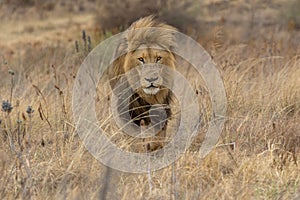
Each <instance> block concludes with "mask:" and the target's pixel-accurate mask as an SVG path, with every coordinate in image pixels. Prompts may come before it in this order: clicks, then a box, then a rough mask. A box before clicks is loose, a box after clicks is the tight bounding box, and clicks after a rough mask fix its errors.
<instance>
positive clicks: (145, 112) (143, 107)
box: [129, 93, 171, 126]
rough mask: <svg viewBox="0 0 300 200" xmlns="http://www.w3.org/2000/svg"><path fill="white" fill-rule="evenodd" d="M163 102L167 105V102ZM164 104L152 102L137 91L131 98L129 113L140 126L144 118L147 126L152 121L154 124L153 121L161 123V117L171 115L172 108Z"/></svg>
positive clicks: (164, 117) (162, 118)
mask: <svg viewBox="0 0 300 200" xmlns="http://www.w3.org/2000/svg"><path fill="white" fill-rule="evenodd" d="M165 101H167V100H165ZM163 104H165V105H167V102H163ZM163 104H161V105H159V104H150V103H148V102H147V101H145V100H144V99H143V98H141V97H140V96H139V95H138V94H137V93H135V94H133V95H132V96H131V98H130V103H129V115H130V117H131V119H132V120H133V122H134V123H135V124H136V125H138V126H140V125H141V120H144V123H145V125H146V126H148V125H149V124H150V123H151V122H152V124H153V121H155V123H159V122H158V121H160V119H161V120H166V119H167V118H169V117H170V116H171V110H170V109H169V108H168V107H164V106H163ZM151 111H152V112H151Z"/></svg>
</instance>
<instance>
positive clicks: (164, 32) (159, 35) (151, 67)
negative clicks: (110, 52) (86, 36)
mask: <svg viewBox="0 0 300 200" xmlns="http://www.w3.org/2000/svg"><path fill="white" fill-rule="evenodd" d="M154 28H158V29H154ZM175 31H176V28H174V27H172V26H170V25H167V24H165V23H162V22H159V21H158V20H156V19H154V17H153V16H148V17H144V18H141V19H139V20H137V21H136V22H134V23H133V24H132V25H131V26H130V27H129V28H128V29H127V31H125V32H124V33H123V38H122V40H121V43H120V45H119V47H118V49H117V50H116V51H117V52H116V54H118V55H119V56H118V58H117V59H116V60H115V61H114V62H113V64H112V66H111V67H110V68H109V71H108V76H109V79H110V85H111V88H112V89H113V90H114V88H115V86H116V83H117V82H118V81H119V80H120V78H121V77H124V76H125V73H127V72H129V71H130V70H133V69H136V70H137V74H138V75H137V77H136V78H134V77H132V76H131V77H126V76H125V77H126V78H127V81H128V84H129V87H133V85H134V84H135V83H136V82H139V85H140V87H139V88H137V89H135V90H134V92H133V95H132V96H131V97H130V101H129V115H130V117H131V119H132V121H133V122H134V123H135V124H136V125H138V126H140V127H141V129H143V128H145V127H149V126H152V125H153V124H151V123H152V122H151V119H150V113H149V111H150V108H151V107H153V106H156V105H160V108H163V109H164V113H165V114H166V118H167V120H166V122H165V123H164V125H163V127H161V130H160V131H159V132H158V133H155V137H152V138H147V139H146V141H145V144H144V148H145V150H146V151H154V150H157V149H160V148H162V147H163V144H164V139H165V138H166V131H167V125H168V120H169V119H170V118H171V117H172V111H171V107H170V104H171V103H172V102H174V101H175V97H174V95H173V93H172V91H171V90H170V89H169V88H167V87H165V85H166V82H168V85H170V84H172V83H170V82H172V74H170V73H166V72H165V71H166V70H165V68H164V67H161V66H166V67H168V68H169V69H170V70H176V59H175V55H174V54H173V53H172V49H173V48H174V47H175V46H176V42H175V36H174V32H175Z"/></svg>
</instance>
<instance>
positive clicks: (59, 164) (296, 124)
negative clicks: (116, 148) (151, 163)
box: [0, 1, 300, 199]
mask: <svg viewBox="0 0 300 200" xmlns="http://www.w3.org/2000/svg"><path fill="white" fill-rule="evenodd" d="M214 2H215V3H211V4H209V3H207V4H208V6H218V5H219V2H222V1H214ZM278 2H280V1H274V2H273V3H274V4H272V5H274V6H276V5H277V4H278ZM220 4H221V5H219V6H221V8H223V7H224V6H225V8H226V9H227V10H228V7H226V5H227V4H226V2H225V3H220ZM233 4H234V5H235V7H234V8H236V9H237V10H240V11H243V12H246V13H248V12H247V11H249V10H250V11H249V13H250V14H249V16H250V17H249V19H250V21H251V9H249V10H248V9H247V8H248V7H249V5H248V4H246V3H245V4H246V5H245V4H243V3H242V1H233ZM205 5H206V4H205ZM255 5H258V4H255ZM227 6H228V5H227ZM250 6H252V7H254V5H250ZM262 6H266V5H265V4H262ZM225 8H224V9H221V10H222V12H220V13H223V14H224V10H226V9H225ZM234 8H233V7H231V8H230V9H232V10H231V11H233V10H234ZM268 8H269V7H268ZM257 9H258V8H257ZM263 9H264V8H263ZM257 13H259V11H257ZM203 14H204V15H205V14H206V12H203ZM233 14H236V13H233ZM221 15H222V14H221ZM86 16H89V15H86ZM225 16H226V15H225ZM244 16H245V14H244ZM246 18H247V16H246ZM72 19H73V21H72V20H71V21H69V22H68V23H65V22H64V20H62V22H61V25H60V26H59V27H62V29H64V28H69V27H72V28H71V29H70V30H69V31H67V32H66V33H65V32H64V31H61V32H60V31H57V29H56V28H54V29H51V31H53V32H51V31H50V32H48V31H45V29H43V28H42V30H41V29H38V28H36V27H35V25H34V24H30V26H33V27H34V29H33V32H32V33H31V34H30V33H28V32H26V31H24V30H25V28H22V27H21V29H20V30H19V32H18V34H20V35H22V34H24V35H27V36H30V37H28V38H25V39H24V38H23V40H22V37H20V36H16V37H14V38H15V39H16V40H14V38H13V37H11V38H9V37H7V38H6V39H7V40H10V41H9V42H7V43H1V46H2V47H3V48H1V50H0V54H1V55H0V56H1V57H0V59H1V64H0V66H1V68H0V73H1V79H0V85H1V87H0V100H1V101H2V100H8V101H10V102H11V103H12V106H13V109H12V111H11V112H5V111H0V119H1V124H0V198H1V199H104V198H107V199H297V198H299V195H300V190H299V188H300V173H299V171H300V163H299V162H300V161H299V160H300V159H299V156H300V145H299V144H300V90H299V88H300V81H299V77H300V47H299V30H297V29H296V27H292V28H293V29H288V28H291V27H288V26H280V27H279V26H277V25H274V26H273V25H261V24H258V25H257V24H255V23H253V24H252V25H251V26H250V25H249V26H248V25H245V24H249V23H246V22H245V24H242V25H240V24H234V22H232V21H229V22H228V21H226V20H225V21H224V20H219V18H218V19H216V23H213V24H210V25H209V26H208V27H211V29H209V30H208V32H207V34H205V36H206V37H203V38H201V39H199V41H201V43H202V44H203V45H204V46H205V47H206V48H207V49H208V50H209V51H210V52H211V53H212V55H213V58H214V61H215V62H216V63H217V65H218V68H219V70H220V73H221V74H222V77H223V80H224V84H225V88H226V92H227V98H228V112H227V117H226V119H227V120H226V124H225V127H224V129H223V132H222V135H221V137H220V140H219V142H218V144H217V146H216V148H215V149H214V150H213V151H212V152H211V153H210V154H209V155H208V156H207V157H205V158H204V159H202V158H201V157H200V155H199V153H198V151H197V150H198V148H199V145H200V144H199V141H198V140H196V142H195V143H194V144H193V146H192V148H191V149H189V150H188V151H187V152H186V153H185V154H184V155H183V156H182V157H181V158H180V159H179V160H178V161H177V162H175V163H174V164H173V165H171V166H169V167H167V168H165V169H162V170H160V171H157V172H151V174H150V178H151V184H149V180H150V179H149V175H147V174H140V175H136V174H126V173H121V172H116V171H114V170H112V169H109V168H106V167H104V166H103V165H101V164H100V163H99V162H98V161H97V160H96V159H94V157H93V156H92V155H90V153H89V152H88V151H87V150H86V149H85V148H84V146H83V145H82V142H81V140H80V138H79V137H78V136H77V134H76V132H75V130H74V122H73V119H72V110H71V98H72V86H73V82H74V76H75V75H76V72H77V69H78V67H79V66H80V64H81V62H82V61H83V58H84V56H85V55H86V53H87V52H86V50H84V51H82V48H83V46H84V45H83V43H82V42H81V39H80V37H81V36H80V34H81V29H82V28H85V27H86V26H87V25H84V24H83V23H85V22H84V21H80V20H79V17H78V18H76V17H74V18H72ZM86 19H87V20H89V19H90V18H89V17H87V18H86ZM81 20H82V18H81ZM209 20H213V19H209ZM8 22H9V21H8ZM13 22H14V21H12V23H13ZM42 22H43V21H42ZM44 22H46V24H44V25H42V24H39V26H37V27H45V26H47V24H48V22H49V21H48V19H46V20H45V21H44ZM18 23H19V22H18ZM87 24H88V23H87ZM56 25H57V24H55V25H53V27H56ZM28 26H29V25H28ZM232 27H236V28H235V29H232ZM11 28H12V29H13V30H16V29H15V27H11ZM19 28H20V27H19ZM233 30H234V31H233ZM5 31H7V34H9V33H10V32H9V30H5ZM36 31H39V32H36ZM57 32H59V34H61V35H59V37H61V38H60V40H59V39H58V38H57V37H56V36H55V35H56V34H57ZM37 33H39V34H37ZM44 33H45V34H44ZM52 33H53V34H52ZM87 33H89V34H91V35H92V36H93V37H92V38H97V39H98V40H100V39H101V38H105V37H107V36H101V37H100V36H97V37H96V35H95V33H99V31H98V30H97V29H95V30H94V29H92V28H90V29H87ZM34 34H37V35H39V36H38V41H39V42H38V43H34V42H32V41H36V39H37V35H34ZM47 34H49V35H47ZM201 34H203V33H201ZM65 35H67V37H64V36H65ZM211 35H213V36H211ZM43 36H49V37H43ZM208 36H209V37H208ZM1 38H3V37H1ZM74 38H77V39H78V40H79V52H76V50H75V47H74ZM49 41H51V42H49ZM11 51H13V52H14V53H11ZM9 70H13V72H14V74H12V72H10V73H9V72H8V71H9ZM191 80H193V81H192V83H191V84H192V85H193V86H194V87H195V89H197V91H198V97H199V101H200V102H203V101H208V99H209V98H208V97H207V96H206V95H204V93H201V92H199V91H201V90H203V88H202V85H200V81H197V79H195V78H194V79H191ZM11 91H13V93H12V94H11ZM28 106H32V108H33V109H34V110H35V111H34V112H33V113H32V114H31V115H30V114H29V113H27V112H26V109H27V107H28ZM231 143H232V144H234V146H233V145H224V144H231ZM150 186H151V189H150Z"/></svg>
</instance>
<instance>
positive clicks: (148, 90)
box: [143, 84, 159, 95]
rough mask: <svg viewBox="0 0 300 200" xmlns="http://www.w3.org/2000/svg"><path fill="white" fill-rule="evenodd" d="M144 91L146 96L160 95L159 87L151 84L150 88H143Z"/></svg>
mask: <svg viewBox="0 0 300 200" xmlns="http://www.w3.org/2000/svg"><path fill="white" fill-rule="evenodd" d="M143 91H144V92H145V93H146V94H150V95H155V94H156V93H158V91H159V87H157V86H155V85H153V84H151V85H150V86H148V87H144V88H143Z"/></svg>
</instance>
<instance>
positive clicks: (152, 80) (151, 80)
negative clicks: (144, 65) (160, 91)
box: [145, 77, 158, 83]
mask: <svg viewBox="0 0 300 200" xmlns="http://www.w3.org/2000/svg"><path fill="white" fill-rule="evenodd" d="M157 79H158V77H155V78H153V77H151V78H145V80H146V81H148V82H150V83H152V82H154V81H157Z"/></svg>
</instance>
